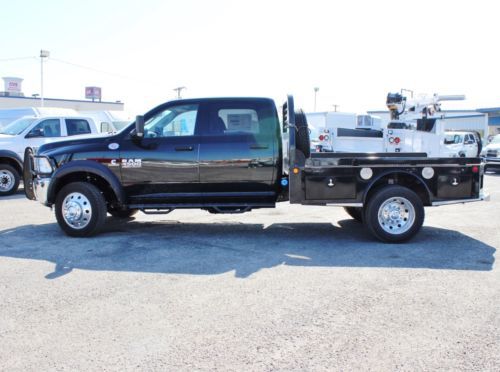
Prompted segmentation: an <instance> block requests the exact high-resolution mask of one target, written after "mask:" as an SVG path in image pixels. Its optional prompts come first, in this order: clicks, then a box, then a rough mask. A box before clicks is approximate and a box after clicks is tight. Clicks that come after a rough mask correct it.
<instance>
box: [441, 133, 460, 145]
mask: <svg viewBox="0 0 500 372" xmlns="http://www.w3.org/2000/svg"><path fill="white" fill-rule="evenodd" d="M458 143H462V136H460V135H458V134H455V135H453V134H449V135H447V136H446V137H445V138H444V144H445V145H454V144H458Z"/></svg>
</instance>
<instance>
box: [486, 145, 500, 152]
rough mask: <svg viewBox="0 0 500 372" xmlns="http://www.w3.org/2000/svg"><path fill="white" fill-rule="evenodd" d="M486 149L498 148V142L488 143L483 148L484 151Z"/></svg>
mask: <svg viewBox="0 0 500 372" xmlns="http://www.w3.org/2000/svg"><path fill="white" fill-rule="evenodd" d="M488 150H500V143H490V144H489V145H487V146H486V147H485V148H484V149H483V151H485V152H486V151H488Z"/></svg>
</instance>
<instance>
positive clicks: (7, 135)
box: [0, 134, 15, 141]
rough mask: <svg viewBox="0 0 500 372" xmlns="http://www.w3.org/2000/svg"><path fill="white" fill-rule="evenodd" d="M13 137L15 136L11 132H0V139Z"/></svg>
mask: <svg viewBox="0 0 500 372" xmlns="http://www.w3.org/2000/svg"><path fill="white" fill-rule="evenodd" d="M13 137H15V136H13V135H11V134H0V141H3V140H6V139H9V138H13Z"/></svg>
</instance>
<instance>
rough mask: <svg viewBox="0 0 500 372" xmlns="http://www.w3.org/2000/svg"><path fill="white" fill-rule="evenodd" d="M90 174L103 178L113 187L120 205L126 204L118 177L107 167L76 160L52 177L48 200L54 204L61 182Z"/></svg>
mask: <svg viewBox="0 0 500 372" xmlns="http://www.w3.org/2000/svg"><path fill="white" fill-rule="evenodd" d="M81 172H84V173H90V174H94V175H96V176H99V177H101V178H103V179H104V180H105V181H106V182H108V184H109V185H110V186H111V189H112V190H113V192H114V193H115V195H116V199H117V200H118V202H119V203H120V204H125V203H126V196H125V191H124V190H123V187H122V185H121V183H120V180H119V179H118V177H117V176H116V175H115V174H114V173H113V172H112V171H111V170H110V169H109V168H108V167H106V166H104V165H102V164H100V163H97V162H95V161H92V160H75V161H71V162H69V163H66V164H64V165H62V166H61V167H60V168H58V169H57V170H56V171H55V172H54V174H53V175H52V177H51V182H50V185H49V189H48V191H47V200H48V202H49V204H53V203H54V202H55V198H56V190H57V189H58V186H59V184H60V182H61V180H62V179H63V178H64V177H66V176H68V175H70V174H72V173H81Z"/></svg>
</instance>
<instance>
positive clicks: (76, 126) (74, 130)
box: [66, 119, 92, 136]
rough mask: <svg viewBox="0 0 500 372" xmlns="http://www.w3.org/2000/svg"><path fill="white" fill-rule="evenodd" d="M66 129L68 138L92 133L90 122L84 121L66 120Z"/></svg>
mask: <svg viewBox="0 0 500 372" xmlns="http://www.w3.org/2000/svg"><path fill="white" fill-rule="evenodd" d="M66 129H67V131H68V136H75V135H77V134H88V133H92V131H91V130H90V125H89V122H88V121H87V120H84V119H66Z"/></svg>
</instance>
